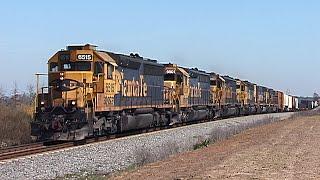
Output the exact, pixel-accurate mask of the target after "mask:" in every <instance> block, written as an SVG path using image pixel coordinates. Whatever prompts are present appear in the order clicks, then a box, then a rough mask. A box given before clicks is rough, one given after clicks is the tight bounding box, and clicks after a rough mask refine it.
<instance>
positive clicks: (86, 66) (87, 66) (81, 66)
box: [61, 62, 91, 71]
mask: <svg viewBox="0 0 320 180" xmlns="http://www.w3.org/2000/svg"><path fill="white" fill-rule="evenodd" d="M61 69H62V70H63V71H91V62H67V63H64V64H62V67H61Z"/></svg>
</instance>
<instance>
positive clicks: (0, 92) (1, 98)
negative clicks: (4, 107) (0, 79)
mask: <svg viewBox="0 0 320 180" xmlns="http://www.w3.org/2000/svg"><path fill="white" fill-rule="evenodd" d="M4 97H5V95H4V90H3V88H2V86H0V103H3V101H4Z"/></svg>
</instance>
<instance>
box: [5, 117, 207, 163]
mask: <svg viewBox="0 0 320 180" xmlns="http://www.w3.org/2000/svg"><path fill="white" fill-rule="evenodd" d="M207 121H209V120H202V121H199V122H193V123H181V124H175V125H172V126H162V127H151V128H148V129H143V130H136V131H130V132H126V133H121V134H114V135H109V136H101V137H92V138H88V139H86V140H84V141H76V142H66V143H61V144H53V145H50V143H49V145H44V144H46V143H45V142H39V143H31V144H25V145H19V146H12V147H7V148H2V149H0V161H3V160H8V159H15V158H18V157H23V156H28V155H33V154H40V153H43V152H49V151H54V150H58V149H64V148H68V147H73V146H79V145H84V144H91V143H95V142H102V141H107V140H111V139H116V138H121V137H126V136H131V135H137V134H143V133H148V132H154V131H160V130H164V129H170V128H177V127H181V126H185V125H189V124H195V123H203V122H207Z"/></svg>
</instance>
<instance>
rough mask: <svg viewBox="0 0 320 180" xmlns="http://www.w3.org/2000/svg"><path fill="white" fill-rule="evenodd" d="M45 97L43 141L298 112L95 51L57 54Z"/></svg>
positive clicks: (253, 90) (231, 83) (36, 131)
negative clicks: (237, 117)
mask: <svg viewBox="0 0 320 180" xmlns="http://www.w3.org/2000/svg"><path fill="white" fill-rule="evenodd" d="M41 89H42V91H41V93H40V94H38V96H37V102H38V103H37V108H36V112H35V120H34V121H33V122H31V135H32V136H33V137H35V138H36V139H38V140H54V141H56V140H62V141H70V140H71V141H73V140H82V139H85V138H86V137H90V136H100V135H108V134H114V133H121V132H125V131H131V130H137V129H145V128H149V127H159V126H164V125H169V126H170V125H174V124H177V123H182V122H191V121H198V120H202V119H205V118H218V117H230V116H240V115H249V114H259V113H268V112H276V111H283V110H292V107H293V106H297V105H296V104H293V101H292V100H290V97H291V96H288V95H283V93H281V92H279V91H274V90H272V89H270V88H266V87H263V86H259V85H256V84H254V83H251V82H249V81H243V80H240V79H235V78H232V77H230V76H221V75H219V74H216V73H207V72H205V71H201V70H199V69H197V68H186V67H181V66H179V65H177V64H172V63H168V64H161V63H158V61H157V60H153V59H147V58H143V57H141V56H140V55H139V54H133V53H132V54H130V55H123V54H117V53H112V52H107V51H101V50H97V49H96V46H93V45H89V44H87V45H82V46H68V47H67V48H66V50H61V51H58V52H57V53H56V54H54V55H53V56H52V57H51V58H50V59H49V61H48V86H47V87H42V88H41ZM45 90H46V91H45ZM291 99H292V97H291ZM294 103H296V101H294Z"/></svg>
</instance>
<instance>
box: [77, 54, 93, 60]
mask: <svg viewBox="0 0 320 180" xmlns="http://www.w3.org/2000/svg"><path fill="white" fill-rule="evenodd" d="M77 59H78V60H85V61H88V60H92V55H91V54H78V55H77Z"/></svg>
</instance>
